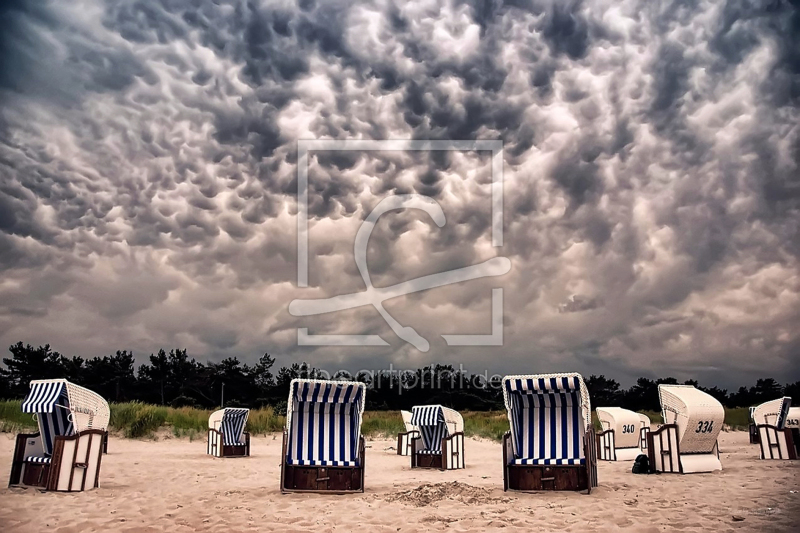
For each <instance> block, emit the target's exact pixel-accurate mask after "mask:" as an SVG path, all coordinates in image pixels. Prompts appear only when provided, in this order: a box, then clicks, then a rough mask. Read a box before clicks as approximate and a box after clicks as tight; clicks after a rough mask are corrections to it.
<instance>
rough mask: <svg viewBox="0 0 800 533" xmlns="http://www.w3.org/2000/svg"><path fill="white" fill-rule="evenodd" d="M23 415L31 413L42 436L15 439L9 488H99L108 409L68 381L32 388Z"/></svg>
mask: <svg viewBox="0 0 800 533" xmlns="http://www.w3.org/2000/svg"><path fill="white" fill-rule="evenodd" d="M22 412H23V413H31V414H33V415H34V418H35V419H36V421H37V424H38V426H39V432H38V433H31V434H20V435H17V439H16V446H15V448H14V455H13V458H12V462H11V476H10V478H9V482H8V485H9V486H14V485H22V486H30V487H37V488H39V489H43V490H48V491H64V492H77V491H82V490H87V489H93V488H97V486H98V484H99V479H100V463H101V459H102V456H103V442H104V439H105V437H106V435H107V431H108V419H109V415H110V413H109V410H108V403H106V401H105V400H104V399H103V398H101V397H100V396H99V395H98V394H95V393H94V392H92V391H90V390H88V389H85V388H83V387H79V386H78V385H75V384H74V383H70V382H69V381H67V380H65V379H43V380H35V381H31V383H30V391H29V392H28V395H27V396H26V397H25V399H24V400H23V401H22Z"/></svg>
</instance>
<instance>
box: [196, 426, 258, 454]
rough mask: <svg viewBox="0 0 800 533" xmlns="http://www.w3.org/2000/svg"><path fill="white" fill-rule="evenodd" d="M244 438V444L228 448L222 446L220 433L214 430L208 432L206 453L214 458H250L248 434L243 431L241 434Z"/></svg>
mask: <svg viewBox="0 0 800 533" xmlns="http://www.w3.org/2000/svg"><path fill="white" fill-rule="evenodd" d="M242 436H243V437H244V444H241V445H236V446H228V445H226V444H224V442H225V440H224V438H223V435H222V432H220V431H217V430H216V429H209V430H208V444H207V446H206V453H207V454H208V455H213V456H214V457H220V458H225V457H250V433H248V432H247V431H245V432H244V433H242Z"/></svg>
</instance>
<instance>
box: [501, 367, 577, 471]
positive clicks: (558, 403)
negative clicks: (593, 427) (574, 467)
mask: <svg viewBox="0 0 800 533" xmlns="http://www.w3.org/2000/svg"><path fill="white" fill-rule="evenodd" d="M503 396H504V398H505V402H506V409H507V411H508V419H509V422H510V425H511V438H512V443H513V445H514V463H515V464H531V465H571V464H584V463H585V457H584V450H583V435H584V433H585V431H586V428H588V427H590V426H589V424H590V423H591V418H590V417H591V411H590V407H589V397H588V392H587V391H586V385H584V383H583V378H581V376H580V375H579V374H551V375H538V376H508V377H506V378H504V379H503Z"/></svg>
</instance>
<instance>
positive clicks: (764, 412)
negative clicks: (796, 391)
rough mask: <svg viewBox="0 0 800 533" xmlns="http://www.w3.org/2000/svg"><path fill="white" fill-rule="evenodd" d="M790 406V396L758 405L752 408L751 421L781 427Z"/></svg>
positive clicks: (784, 422)
mask: <svg viewBox="0 0 800 533" xmlns="http://www.w3.org/2000/svg"><path fill="white" fill-rule="evenodd" d="M791 406H792V398H791V397H789V396H785V397H783V398H778V399H776V400H771V401H769V402H764V403H762V404H761V405H758V406H756V407H755V409H754V410H753V422H755V423H756V424H769V425H771V426H776V427H777V428H778V429H783V426H784V425H785V424H786V418H787V416H788V414H789V409H790V408H791Z"/></svg>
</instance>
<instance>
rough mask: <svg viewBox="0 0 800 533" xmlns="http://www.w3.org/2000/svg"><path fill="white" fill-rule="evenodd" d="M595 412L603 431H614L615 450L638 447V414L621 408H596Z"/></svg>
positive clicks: (639, 421) (640, 422) (640, 426)
mask: <svg viewBox="0 0 800 533" xmlns="http://www.w3.org/2000/svg"><path fill="white" fill-rule="evenodd" d="M595 412H596V413H597V419H598V420H599V421H600V425H602V426H603V430H604V431H607V430H609V429H613V430H614V442H615V446H616V447H617V448H638V447H639V442H640V429H641V428H642V421H641V419H640V418H639V413H636V412H634V411H631V410H629V409H623V408H622V407H598V408H597V409H595Z"/></svg>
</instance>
